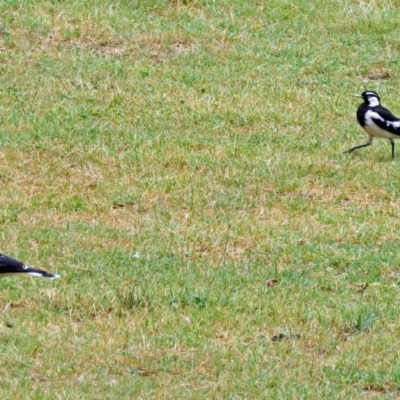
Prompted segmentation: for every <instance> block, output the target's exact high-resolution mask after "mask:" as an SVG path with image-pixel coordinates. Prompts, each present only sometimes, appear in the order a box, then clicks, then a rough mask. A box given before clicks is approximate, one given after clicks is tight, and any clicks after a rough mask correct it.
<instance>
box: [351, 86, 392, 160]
mask: <svg viewBox="0 0 400 400" xmlns="http://www.w3.org/2000/svg"><path fill="white" fill-rule="evenodd" d="M355 97H360V98H361V99H363V100H364V103H362V104H360V106H359V107H358V110H357V120H358V122H359V124H360V125H361V126H362V127H363V128H364V130H365V131H366V132H367V133H368V135H369V140H368V142H367V143H365V144H362V145H359V146H354V147H352V148H351V149H349V150H347V151H345V153H352V152H353V151H354V150H356V149H359V148H361V147H366V146H369V145H370V144H371V143H372V141H373V139H374V138H375V137H378V138H384V139H388V140H389V142H390V144H391V146H392V158H394V140H393V139H400V119H399V118H397V117H395V116H394V115H393V114H392V113H391V112H390V111H389V110H388V109H387V108H385V107H383V106H381V99H380V98H379V96H378V93H376V92H374V91H372V90H367V91H366V92H363V93H361V95H355Z"/></svg>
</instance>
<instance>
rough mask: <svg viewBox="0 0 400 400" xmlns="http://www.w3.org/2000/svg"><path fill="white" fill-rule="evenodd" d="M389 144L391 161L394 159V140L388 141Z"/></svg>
mask: <svg viewBox="0 0 400 400" xmlns="http://www.w3.org/2000/svg"><path fill="white" fill-rule="evenodd" d="M389 142H390V144H391V145H392V159H393V158H394V140H393V139H389Z"/></svg>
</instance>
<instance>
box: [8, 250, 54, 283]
mask: <svg viewBox="0 0 400 400" xmlns="http://www.w3.org/2000/svg"><path fill="white" fill-rule="evenodd" d="M21 274H28V275H34V276H42V277H44V278H49V279H55V278H59V275H57V274H50V273H49V272H46V271H43V270H40V269H35V268H31V267H30V266H28V265H26V264H24V263H22V262H21V261H18V260H15V259H14V258H11V257H8V256H5V255H4V254H1V253H0V278H2V277H3V276H9V275H21Z"/></svg>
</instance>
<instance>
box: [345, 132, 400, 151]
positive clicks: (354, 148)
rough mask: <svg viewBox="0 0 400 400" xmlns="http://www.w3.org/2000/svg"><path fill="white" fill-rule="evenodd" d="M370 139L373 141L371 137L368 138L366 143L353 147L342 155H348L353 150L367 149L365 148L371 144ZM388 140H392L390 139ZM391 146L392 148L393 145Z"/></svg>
mask: <svg viewBox="0 0 400 400" xmlns="http://www.w3.org/2000/svg"><path fill="white" fill-rule="evenodd" d="M372 139H373V137H372V136H370V137H369V140H368V142H367V143H365V144H361V145H360V146H354V147H352V148H351V149H348V150H346V151H345V152H344V153H347V154H350V153H352V152H353V151H354V150H357V149H360V148H361V147H367V146H369V145H370V144H371V143H372ZM390 140H392V139H390ZM392 141H393V140H392ZM393 146H394V144H393ZM392 149H394V147H392ZM393 151H394V150H393Z"/></svg>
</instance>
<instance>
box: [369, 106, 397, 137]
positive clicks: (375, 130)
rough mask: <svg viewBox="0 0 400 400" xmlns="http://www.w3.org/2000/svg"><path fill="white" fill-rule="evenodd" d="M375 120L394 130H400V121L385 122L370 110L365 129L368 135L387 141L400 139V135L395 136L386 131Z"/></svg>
mask: <svg viewBox="0 0 400 400" xmlns="http://www.w3.org/2000/svg"><path fill="white" fill-rule="evenodd" d="M374 120H379V121H382V122H384V123H385V125H386V126H387V127H390V126H392V127H393V128H394V129H399V130H400V121H385V119H384V118H382V117H381V116H380V115H379V114H378V113H377V112H375V111H371V110H368V111H367V112H366V114H365V126H364V129H365V130H366V131H367V133H368V135H370V136H374V137H380V138H385V139H400V137H399V134H400V131H399V134H398V135H395V134H394V133H391V132H389V131H386V130H385V129H382V128H381V127H379V126H378V125H377V124H376V123H375V122H374Z"/></svg>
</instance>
